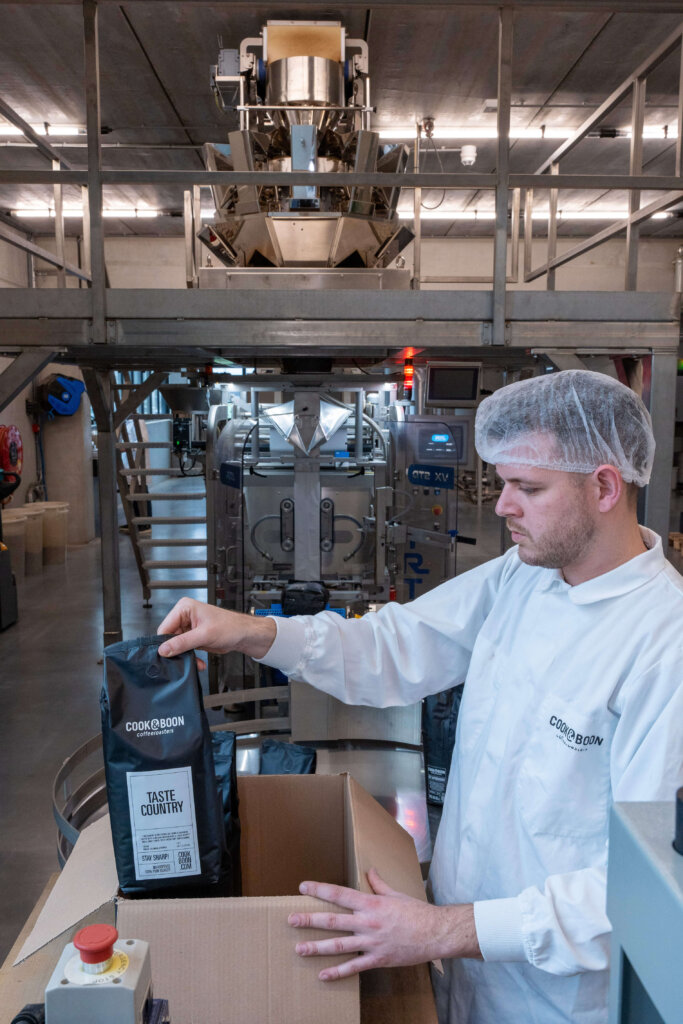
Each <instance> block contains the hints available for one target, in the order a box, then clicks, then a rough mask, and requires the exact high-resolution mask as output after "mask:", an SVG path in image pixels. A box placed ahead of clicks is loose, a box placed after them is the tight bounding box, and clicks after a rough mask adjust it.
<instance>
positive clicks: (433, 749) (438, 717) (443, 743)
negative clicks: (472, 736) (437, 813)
mask: <svg viewBox="0 0 683 1024" xmlns="http://www.w3.org/2000/svg"><path fill="white" fill-rule="evenodd" d="M463 685H464V684H463V683H460V685H459V686H454V687H453V688H452V689H451V690H444V692H443V693H435V694H432V695H431V696H429V697H425V699H424V701H423V702H422V743H423V747H424V761H425V777H426V783H427V803H430V804H437V806H440V805H441V804H443V800H444V795H445V793H446V784H447V782H448V773H449V770H450V767H451V759H452V757H453V747H454V745H455V730H456V727H457V724H458V712H459V711H460V701H461V700H462V691H463Z"/></svg>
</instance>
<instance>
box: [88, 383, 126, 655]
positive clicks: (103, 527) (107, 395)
mask: <svg viewBox="0 0 683 1024" xmlns="http://www.w3.org/2000/svg"><path fill="white" fill-rule="evenodd" d="M83 379H84V380H85V385H86V387H87V389H88V397H89V398H90V402H91V404H92V408H93V413H94V415H95V422H96V424H97V464H98V484H99V492H100V538H101V554H100V558H101V566H102V613H103V616H104V635H103V643H104V646H105V647H106V646H107V644H113V643H116V642H117V641H119V640H121V639H122V636H123V633H122V631H121V577H120V568H119V527H118V516H117V493H116V431H115V429H114V413H113V404H112V394H111V381H110V377H109V373H108V372H106V371H101V370H91V369H89V368H88V367H84V368H83Z"/></svg>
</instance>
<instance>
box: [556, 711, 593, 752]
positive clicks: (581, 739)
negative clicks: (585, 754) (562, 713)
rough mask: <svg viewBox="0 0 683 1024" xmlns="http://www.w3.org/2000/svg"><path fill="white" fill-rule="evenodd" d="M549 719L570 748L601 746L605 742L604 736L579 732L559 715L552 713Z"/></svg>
mask: <svg viewBox="0 0 683 1024" xmlns="http://www.w3.org/2000/svg"><path fill="white" fill-rule="evenodd" d="M548 721H549V723H550V725H551V726H552V728H553V729H556V730H557V736H558V739H560V740H562V742H563V743H564V745H565V746H566V747H569V748H570V750H588V748H589V747H601V746H602V744H603V740H604V736H596V735H595V733H581V732H577V730H576V729H572V727H571V726H570V725H569V724H568V723H567V722H565V721H564V719H562V718H560V717H559V715H551V716H550V718H549V720H548Z"/></svg>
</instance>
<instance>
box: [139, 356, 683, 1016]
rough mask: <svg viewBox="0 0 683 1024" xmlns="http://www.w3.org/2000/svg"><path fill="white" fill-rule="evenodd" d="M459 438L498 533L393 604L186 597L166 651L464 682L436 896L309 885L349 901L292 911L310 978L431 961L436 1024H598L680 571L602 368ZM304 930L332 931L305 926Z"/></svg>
mask: <svg viewBox="0 0 683 1024" xmlns="http://www.w3.org/2000/svg"><path fill="white" fill-rule="evenodd" d="M476 443H477V448H478V451H479V453H480V455H481V457H482V458H483V459H484V461H485V462H488V463H492V464H495V466H496V469H497V472H498V475H499V477H500V478H501V481H502V485H503V486H502V493H501V495H500V498H499V500H498V504H497V506H496V511H497V513H498V515H500V516H503V517H505V519H506V521H507V526H508V529H509V530H510V534H511V538H512V540H513V541H514V542H515V547H513V548H511V549H510V550H509V551H508V552H507V553H506V554H505V555H503V556H502V557H501V558H497V559H494V560H492V561H490V562H488V563H486V564H485V565H482V566H480V567H478V568H476V569H473V570H472V571H470V572H468V573H465V574H463V575H462V576H459V577H457V578H456V579H454V580H451V581H449V582H447V583H445V584H443V585H442V586H440V587H438V588H436V589H435V590H432V591H431V592H430V593H428V594H425V595H424V596H422V597H420V598H418V599H417V600H415V601H413V602H411V603H410V604H407V605H398V604H395V603H391V604H388V605H386V606H385V607H384V608H382V609H381V611H379V612H378V613H377V614H368V615H366V616H364V617H363V618H362V619H358V620H351V619H350V620H343V619H341V618H340V617H339V616H338V615H335V614H333V613H328V612H322V613H320V614H319V615H316V616H298V617H295V618H292V619H288V620H283V619H280V620H275V619H272V618H271V619H269V618H265V619H261V618H254V617H251V616H242V615H238V614H237V613H233V612H228V611H225V610H221V609H217V608H213V607H209V606H207V605H203V604H200V603H199V602H196V601H191V600H189V599H187V598H183V599H182V600H181V601H180V602H179V603H178V604H177V605H176V607H175V608H174V609H173V611H172V612H171V613H170V614H169V616H167V618H166V619H165V621H164V622H163V623H162V624H161V626H160V630H159V631H160V632H165V633H175V634H177V635H176V636H175V637H174V639H172V640H169V641H167V642H166V643H165V644H163V645H162V647H161V649H160V650H161V653H163V654H173V653H177V652H180V651H182V650H187V649H190V648H198V649H202V650H208V651H212V652H223V651H227V650H239V651H243V652H244V653H246V654H248V655H251V656H252V657H255V658H257V659H260V660H262V661H263V662H264V663H266V664H268V665H272V666H276V667H277V668H279V669H281V670H282V671H283V672H285V673H286V674H287V675H289V676H291V677H293V678H296V679H303V680H305V681H306V682H308V683H311V684H313V685H314V686H316V687H318V688H320V689H321V690H324V691H326V692H327V693H330V694H332V695H333V696H335V697H338V698H339V699H341V700H344V701H347V702H349V703H352V704H368V705H374V706H380V707H382V706H384V707H386V706H392V705H402V704H409V703H413V702H415V701H418V700H420V699H421V698H422V697H425V696H426V695H428V694H430V693H434V692H439V691H442V690H444V689H446V688H448V687H449V686H450V685H455V684H456V683H458V682H459V681H461V680H462V679H463V678H466V683H465V688H464V695H463V701H462V705H461V709H460V719H459V723H458V734H457V740H456V746H455V752H454V760H453V765H452V769H451V773H450V778H449V783H448V789H447V793H446V799H445V804H444V809H443V816H442V820H441V825H440V828H439V833H438V837H437V841H436V847H435V851H434V859H433V862H432V868H431V874H430V885H431V892H432V896H433V900H434V903H433V904H423V903H420V902H419V901H417V900H414V899H411V898H409V897H407V896H404V895H402V894H401V893H397V892H394V891H393V890H392V889H390V888H389V886H388V885H387V884H386V883H385V882H384V881H383V879H381V878H380V877H379V876H378V875H377V874H376V872H370V873H369V876H368V877H369V881H370V884H371V886H372V888H373V890H374V892H375V894H376V895H374V896H373V895H368V894H363V893H359V892H356V891H355V890H350V889H343V888H340V887H338V886H332V885H328V884H324V883H320V882H316V881H313V880H311V881H307V882H304V883H303V884H302V887H301V891H302V892H306V893H308V894H311V895H314V896H318V897H320V898H322V899H326V900H329V901H331V902H333V903H336V904H338V905H340V906H342V907H344V908H346V909H348V910H350V911H351V912H352V913H351V915H348V914H347V915H344V916H343V917H337V916H335V915H330V914H328V913H325V914H303V913H299V914H293V915H292V916H291V918H290V924H291V925H292V926H293V927H295V928H300V929H304V931H303V932H302V937H301V941H300V942H299V943H298V945H297V947H296V949H297V952H298V953H299V954H300V955H301V956H316V955H325V954H330V953H335V954H338V953H348V954H349V958H348V960H346V961H345V962H343V963H342V964H341V966H338V967H325V968H323V970H322V971H321V975H320V976H321V978H323V979H324V980H330V981H333V980H334V979H336V978H340V977H344V976H346V975H349V974H352V973H356V972H359V971H362V970H365V969H367V968H372V967H377V966H397V965H403V964H413V963H419V962H426V961H431V960H436V959H439V958H440V959H442V960H443V962H444V967H445V973H444V975H443V977H440V978H439V977H435V989H436V996H437V1004H438V1007H439V1016H440V1020H441V1021H442V1024H446V1022H451V1024H568V1022H571V1024H604V1022H605V1021H606V1019H607V1011H606V1005H607V971H608V966H609V931H610V924H609V921H608V919H607V917H606V913H605V871H606V864H607V829H608V814H609V808H610V805H611V803H612V802H613V801H619V800H673V797H674V793H675V790H676V788H677V786H679V785H681V784H683V686H682V685H681V674H682V673H681V664H682V663H683V629H681V623H682V622H683V579H682V578H681V577H680V576H679V575H678V573H676V572H675V571H674V569H673V568H672V567H671V565H670V564H669V563H668V562H667V561H666V560H665V558H664V555H663V552H662V544H661V540H660V538H659V537H657V535H656V534H654V533H652V532H651V531H649V530H646V529H644V528H641V527H639V526H638V523H637V520H636V499H637V492H638V488H639V487H641V486H643V485H644V484H646V483H647V481H648V479H649V476H650V472H651V468H652V460H653V455H654V438H653V435H652V428H651V423H650V418H649V415H648V413H647V411H646V409H645V407H644V406H643V404H642V402H641V401H640V399H639V398H637V397H636V396H635V394H634V393H633V392H631V391H630V390H629V389H628V388H626V387H624V386H623V385H621V384H619V383H618V382H616V381H614V380H612V379H611V378H609V377H606V376H604V375H602V374H595V373H591V372H589V371H574V370H571V371H564V372H562V373H554V374H550V375H547V376H545V377H537V378H533V379H531V380H528V381H523V382H520V383H516V384H512V385H510V386H508V387H507V388H503V389H501V390H500V391H498V392H496V393H495V394H494V395H492V396H491V397H490V398H488V399H485V400H484V402H483V403H482V404H481V406H480V408H479V410H478V413H477V425H476ZM307 927H319V928H320V927H322V928H324V929H330V930H336V931H343V932H344V933H346V934H344V935H343V936H338V935H335V936H334V937H331V938H330V939H328V940H325V941H317V942H314V941H307V940H306V933H305V929H306V928H307Z"/></svg>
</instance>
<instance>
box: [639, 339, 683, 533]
mask: <svg viewBox="0 0 683 1024" xmlns="http://www.w3.org/2000/svg"><path fill="white" fill-rule="evenodd" d="M677 365H678V353H677V352H675V351H674V352H654V353H653V355H652V383H651V392H650V415H651V416H652V429H653V430H654V435H655V441H656V448H655V461H654V465H653V467H652V476H651V478H650V483H649V484H648V486H647V488H646V491H645V516H644V525H645V526H648V527H649V528H650V529H651V530H654V531H655V533H658V534H659V536H660V537H661V538H662V540H663V542H664V551H666V544H667V538H668V536H669V506H670V504H671V467H672V465H673V456H674V423H675V419H676V368H677Z"/></svg>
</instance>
